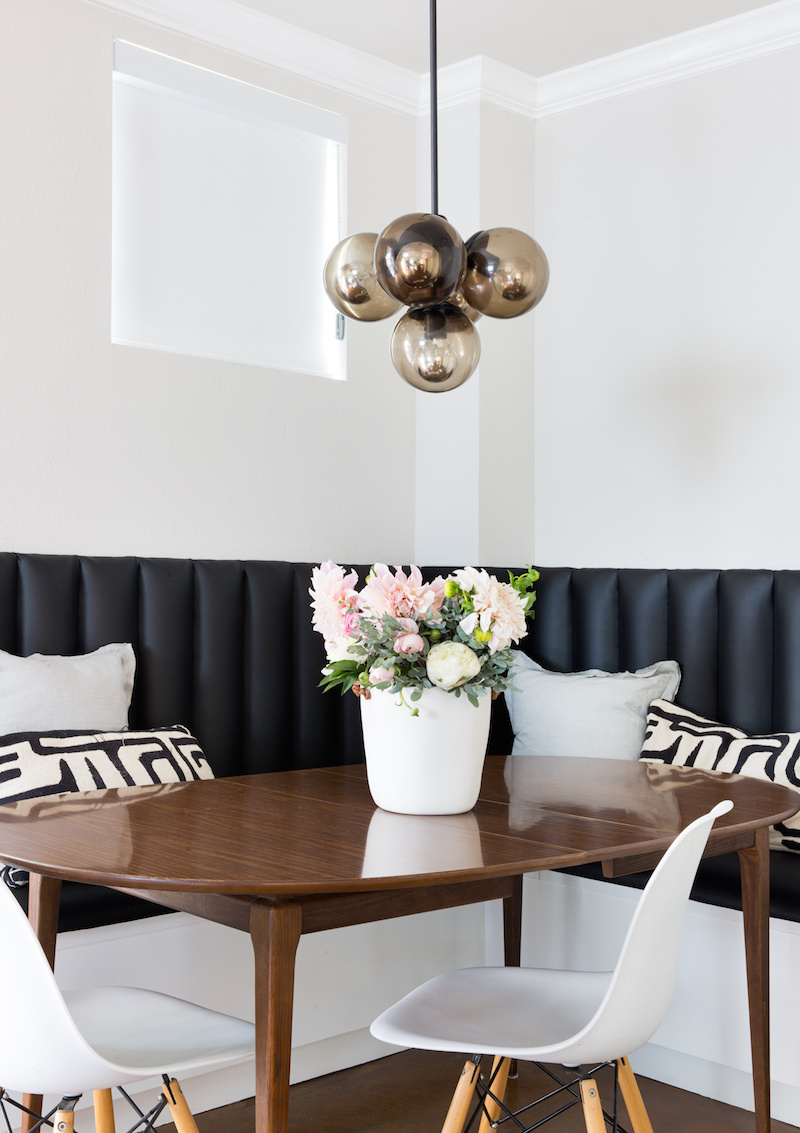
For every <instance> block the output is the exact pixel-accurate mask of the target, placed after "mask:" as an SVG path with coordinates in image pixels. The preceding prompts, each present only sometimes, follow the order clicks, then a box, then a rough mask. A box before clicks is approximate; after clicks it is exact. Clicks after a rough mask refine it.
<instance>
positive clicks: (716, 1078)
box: [630, 1043, 800, 1128]
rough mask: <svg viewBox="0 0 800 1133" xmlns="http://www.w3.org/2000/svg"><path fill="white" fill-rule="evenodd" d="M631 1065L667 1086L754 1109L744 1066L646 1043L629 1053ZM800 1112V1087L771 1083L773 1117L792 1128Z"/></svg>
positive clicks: (749, 1083) (637, 1071)
mask: <svg viewBox="0 0 800 1133" xmlns="http://www.w3.org/2000/svg"><path fill="white" fill-rule="evenodd" d="M630 1061H631V1066H632V1067H633V1069H634V1072H635V1073H636V1074H641V1075H642V1076H644V1077H645V1078H653V1079H654V1080H655V1081H657V1082H664V1083H666V1085H668V1086H676V1087H677V1088H678V1089H681V1090H687V1091H688V1092H689V1093H692V1094H699V1095H700V1096H701V1097H704V1098H713V1099H714V1101H719V1102H725V1103H726V1104H727V1105H732V1106H736V1107H737V1108H738V1109H745V1110H747V1111H748V1112H750V1113H752V1112H753V1078H752V1075H750V1074H747V1073H745V1071H744V1070H737V1069H735V1068H734V1067H732V1066H722V1065H720V1063H718V1062H709V1061H707V1060H706V1059H704V1058H697V1057H696V1056H694V1055H688V1054H683V1053H682V1052H681V1051H677V1050H668V1049H667V1048H666V1047H663V1046H657V1045H656V1044H655V1043H648V1044H647V1045H646V1046H643V1047H642V1048H641V1050H638V1051H637V1052H636V1053H635V1054H633V1055H631V1059H630ZM798 1115H800V1089H798V1088H797V1087H796V1086H790V1085H787V1084H786V1083H785V1082H775V1081H773V1083H772V1118H773V1120H775V1121H783V1122H785V1123H786V1124H787V1125H791V1126H792V1127H793V1128H800V1126H798Z"/></svg>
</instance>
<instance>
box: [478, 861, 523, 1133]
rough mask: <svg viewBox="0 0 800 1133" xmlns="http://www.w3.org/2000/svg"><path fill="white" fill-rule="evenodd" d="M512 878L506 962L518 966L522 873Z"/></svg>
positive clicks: (506, 904) (506, 903)
mask: <svg viewBox="0 0 800 1133" xmlns="http://www.w3.org/2000/svg"><path fill="white" fill-rule="evenodd" d="M511 880H512V884H513V886H514V887H513V889H512V891H511V894H510V895H509V896H508V897H504V898H503V949H504V963H505V966H506V967H507V968H518V967H519V966H520V963H521V962H522V874H519V875H518V876H517V877H514V878H512V879H511ZM507 1074H508V1077H509V1078H516V1077H518V1070H517V1060H516V1058H513V1059H511V1061H510V1062H509V1066H508V1071H507ZM482 1130H483V1121H481V1131H482Z"/></svg>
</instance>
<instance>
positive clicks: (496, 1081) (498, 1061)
mask: <svg viewBox="0 0 800 1133" xmlns="http://www.w3.org/2000/svg"><path fill="white" fill-rule="evenodd" d="M510 1068H511V1059H510V1058H503V1056H502V1055H501V1054H496V1055H495V1058H494V1062H493V1063H492V1079H493V1081H492V1084H491V1086H490V1089H491V1091H492V1093H493V1094H494V1095H495V1097H496V1098H498V1099H499V1100H500V1101H502V1100H503V1098H504V1097H505V1094H506V1083H507V1082H508V1071H509V1069H510ZM485 1105H486V1112H485V1113H484V1115H483V1117H482V1118H481V1124H480V1128H479V1130H478V1133H489V1130H490V1129H491V1124H492V1122H493V1121H496V1120H497V1118H498V1117H499V1116H500V1106H499V1105H498V1104H497V1102H496V1101H494V1099H493V1098H487V1100H486V1102H485Z"/></svg>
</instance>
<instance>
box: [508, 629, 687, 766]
mask: <svg viewBox="0 0 800 1133" xmlns="http://www.w3.org/2000/svg"><path fill="white" fill-rule="evenodd" d="M513 654H514V669H513V671H512V674H511V683H512V684H513V685H514V686H516V687H515V688H514V689H509V690H508V691H507V692H506V693H505V698H506V704H507V705H508V714H509V717H510V719H511V727H512V729H513V731H514V746H513V748H512V755H565V756H572V755H589V756H597V757H599V758H605V759H637V758H638V756H639V752H640V751H641V747H642V741H643V740H644V729H645V716H646V713H647V707H648V705H649V704H650V702H651V701H652V700H658V699H665V700H672V698H673V697H674V696H675V694H676V693H677V691H678V685H679V684H680V679H681V671H680V666H679V665H678V662H677V661H658V662H657V663H656V664H655V665H648V667H647V668H645V669H638V670H637V671H636V672H635V673H627V672H626V673H606V672H603V671H602V669H587V670H586V671H585V672H582V673H554V672H551V671H550V670H549V669H543V668H542V666H541V665H537V663H536V662H535V661H532V660H531V658H530V657H528V656H527V655H526V654H525V653H522V652H521V651H519V650H514V651H513Z"/></svg>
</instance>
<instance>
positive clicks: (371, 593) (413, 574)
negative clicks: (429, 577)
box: [359, 563, 444, 620]
mask: <svg viewBox="0 0 800 1133" xmlns="http://www.w3.org/2000/svg"><path fill="white" fill-rule="evenodd" d="M394 571H395V572H394V574H392V571H391V570H390V569H389V567H388V566H386V565H385V564H384V563H376V564H375V566H374V567H373V569H372V570H371V571H370V573H369V576H368V578H367V584H366V586H365V587H364V589H363V590H362V591H361V594H360V595H359V605H360V607H361V609H362V610H363V611H364V613H366V614H369V615H371V616H374V617H381V616H382V615H383V614H390V615H391V617H393V618H409V617H410V618H428V619H429V620H436V618H437V615H438V613H439V611H440V610H441V608H442V601H443V600H444V581H443V580H442V579H441V578H437V579H434V581H433V582H424V581H423V579H422V573H421V571H420V569H419V567H415V566H411V567H409V572H408V574H406V573H405V571H403V569H402V568H401V567H395V568H394Z"/></svg>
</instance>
